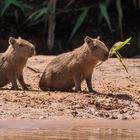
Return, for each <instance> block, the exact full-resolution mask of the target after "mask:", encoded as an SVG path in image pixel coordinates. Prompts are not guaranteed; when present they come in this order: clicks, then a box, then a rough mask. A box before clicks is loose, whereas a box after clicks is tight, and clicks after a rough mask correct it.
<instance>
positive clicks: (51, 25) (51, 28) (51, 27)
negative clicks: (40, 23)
mask: <svg viewBox="0 0 140 140" xmlns="http://www.w3.org/2000/svg"><path fill="white" fill-rule="evenodd" d="M56 3H57V0H50V1H49V6H50V12H49V17H48V40H47V47H48V50H49V52H51V51H52V49H53V47H54V41H55V25H56V21H55V17H56V16H55V10H56Z"/></svg>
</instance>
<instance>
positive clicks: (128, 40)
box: [114, 37, 132, 51]
mask: <svg viewBox="0 0 140 140" xmlns="http://www.w3.org/2000/svg"><path fill="white" fill-rule="evenodd" d="M131 39H132V37H130V38H128V39H126V40H125V41H124V42H122V43H121V44H120V45H118V46H115V48H114V50H115V51H119V50H120V49H122V48H123V47H124V46H125V45H126V44H130V43H129V42H130V40H131Z"/></svg>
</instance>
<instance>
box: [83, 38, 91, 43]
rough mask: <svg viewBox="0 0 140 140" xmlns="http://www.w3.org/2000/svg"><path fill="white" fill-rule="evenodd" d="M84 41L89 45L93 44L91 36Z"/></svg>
mask: <svg viewBox="0 0 140 140" xmlns="http://www.w3.org/2000/svg"><path fill="white" fill-rule="evenodd" d="M84 41H85V42H86V43H87V44H89V43H91V42H92V38H91V37H89V36H86V37H85V39H84Z"/></svg>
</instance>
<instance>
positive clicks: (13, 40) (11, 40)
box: [9, 37, 16, 45]
mask: <svg viewBox="0 0 140 140" xmlns="http://www.w3.org/2000/svg"><path fill="white" fill-rule="evenodd" d="M15 43H16V39H15V38H13V37H10V38H9V44H11V45H13V44H15Z"/></svg>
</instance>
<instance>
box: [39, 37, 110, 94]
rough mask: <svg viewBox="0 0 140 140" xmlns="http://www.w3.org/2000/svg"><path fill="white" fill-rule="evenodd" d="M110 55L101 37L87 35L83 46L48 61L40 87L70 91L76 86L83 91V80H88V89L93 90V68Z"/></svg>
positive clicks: (77, 89)
mask: <svg viewBox="0 0 140 140" xmlns="http://www.w3.org/2000/svg"><path fill="white" fill-rule="evenodd" d="M108 57H109V51H108V48H107V47H106V45H105V44H104V43H103V42H102V41H100V40H99V38H94V39H93V38H91V37H89V36H86V37H85V39H84V44H83V45H82V46H81V47H79V48H77V49H75V50H73V51H71V52H67V53H63V54H61V55H58V56H56V57H55V58H54V59H53V60H52V61H51V62H50V63H48V65H47V66H46V69H45V71H44V73H43V75H42V77H41V79H40V81H39V87H40V88H41V89H42V90H59V91H68V90H71V89H72V88H73V87H74V86H75V91H81V82H82V81H83V80H86V83H87V87H88V90H89V91H90V92H92V91H93V88H92V82H91V79H92V73H93V68H94V67H95V66H96V64H97V63H98V62H99V61H105V60H107V59H108Z"/></svg>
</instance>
